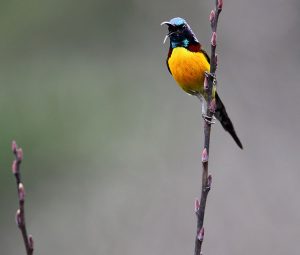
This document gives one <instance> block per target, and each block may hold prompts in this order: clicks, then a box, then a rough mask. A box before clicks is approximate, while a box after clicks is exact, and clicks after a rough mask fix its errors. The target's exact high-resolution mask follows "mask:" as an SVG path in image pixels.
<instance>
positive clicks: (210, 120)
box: [202, 114, 216, 125]
mask: <svg viewBox="0 0 300 255" xmlns="http://www.w3.org/2000/svg"><path fill="white" fill-rule="evenodd" d="M202 118H203V119H204V121H205V122H206V123H207V124H208V125H212V124H215V123H216V122H215V121H214V120H215V119H216V118H215V117H214V116H208V115H206V114H202Z"/></svg>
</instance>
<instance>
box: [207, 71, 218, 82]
mask: <svg viewBox="0 0 300 255" xmlns="http://www.w3.org/2000/svg"><path fill="white" fill-rule="evenodd" d="M205 77H206V78H209V79H212V80H213V84H216V81H217V77H216V75H215V74H214V73H210V72H207V71H205Z"/></svg>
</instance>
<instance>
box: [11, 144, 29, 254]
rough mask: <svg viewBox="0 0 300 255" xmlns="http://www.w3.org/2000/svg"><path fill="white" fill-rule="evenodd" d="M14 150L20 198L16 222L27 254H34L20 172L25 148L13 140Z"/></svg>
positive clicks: (14, 169) (13, 166)
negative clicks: (26, 221) (26, 217)
mask: <svg viewBox="0 0 300 255" xmlns="http://www.w3.org/2000/svg"><path fill="white" fill-rule="evenodd" d="M12 152H13V153H14V155H15V160H14V161H13V164H12V172H13V174H14V176H15V178H16V183H17V191H18V198H19V209H18V210H17V212H16V223H17V226H18V227H19V229H20V231H21V233H22V237H23V241H24V245H25V249H26V254H27V255H32V254H33V238H32V236H31V235H29V236H28V234H27V229H26V223H25V188H24V185H23V183H22V182H21V173H20V165H21V162H22V160H23V150H22V148H18V146H17V144H16V142H15V141H13V142H12Z"/></svg>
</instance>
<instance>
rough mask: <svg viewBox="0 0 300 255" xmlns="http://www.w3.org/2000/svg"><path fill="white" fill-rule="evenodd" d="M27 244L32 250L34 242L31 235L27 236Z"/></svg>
mask: <svg viewBox="0 0 300 255" xmlns="http://www.w3.org/2000/svg"><path fill="white" fill-rule="evenodd" d="M28 244H29V248H30V249H31V250H32V251H33V249H34V242H33V237H32V235H29V236H28Z"/></svg>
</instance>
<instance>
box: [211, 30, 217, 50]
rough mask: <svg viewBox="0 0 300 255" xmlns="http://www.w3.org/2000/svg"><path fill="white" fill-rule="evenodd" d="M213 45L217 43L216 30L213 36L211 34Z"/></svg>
mask: <svg viewBox="0 0 300 255" xmlns="http://www.w3.org/2000/svg"><path fill="white" fill-rule="evenodd" d="M211 45H212V46H214V47H215V46H216V45H217V33H216V32H213V33H212V36H211Z"/></svg>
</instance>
